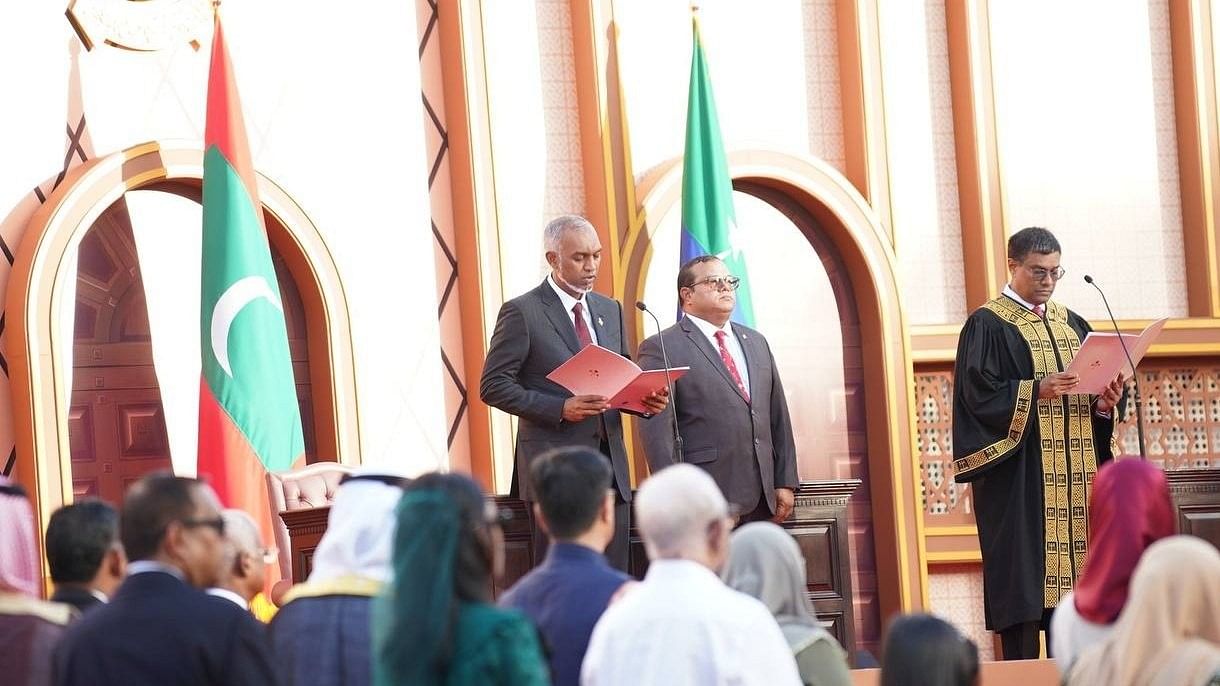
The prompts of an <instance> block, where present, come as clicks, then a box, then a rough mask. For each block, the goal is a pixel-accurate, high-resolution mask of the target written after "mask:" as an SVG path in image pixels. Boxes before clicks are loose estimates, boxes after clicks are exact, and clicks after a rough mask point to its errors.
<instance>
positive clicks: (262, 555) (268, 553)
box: [254, 546, 280, 565]
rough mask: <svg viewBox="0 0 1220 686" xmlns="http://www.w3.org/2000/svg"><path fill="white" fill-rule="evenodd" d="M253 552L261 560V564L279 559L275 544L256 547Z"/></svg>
mask: <svg viewBox="0 0 1220 686" xmlns="http://www.w3.org/2000/svg"><path fill="white" fill-rule="evenodd" d="M254 552H255V554H256V556H257V557H258V558H259V559H260V560H262V561H263V564H268V565H269V564H274V563H275V561H276V560H278V559H280V549H279V548H276V547H275V546H269V547H266V548H258V549H257V550H255V551H254Z"/></svg>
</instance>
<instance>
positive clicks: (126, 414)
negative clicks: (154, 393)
mask: <svg viewBox="0 0 1220 686" xmlns="http://www.w3.org/2000/svg"><path fill="white" fill-rule="evenodd" d="M116 412H117V414H118V417H117V419H118V423H119V458H120V459H125V460H130V459H143V458H158V457H166V458H168V457H169V442H168V435H167V434H166V431H165V412H164V411H163V410H162V409H161V403H160V402H159V401H158V402H144V403H124V404H121V405H119V406H118V407H117V408H116Z"/></svg>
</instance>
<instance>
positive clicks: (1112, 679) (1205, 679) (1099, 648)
mask: <svg viewBox="0 0 1220 686" xmlns="http://www.w3.org/2000/svg"><path fill="white" fill-rule="evenodd" d="M1065 681H1066V683H1068V684H1082V685H1089V686H1092V685H1093V684H1106V686H1134V685H1135V684H1140V685H1141V686H1142V685H1144V684H1148V685H1150V686H1160V685H1162V684H1164V685H1165V686H1169V685H1170V684H1172V685H1173V686H1203V685H1204V684H1215V683H1220V552H1217V551H1216V548H1215V547H1213V546H1212V545H1211V544H1210V543H1207V542H1206V541H1203V540H1201V539H1198V538H1195V537H1193V536H1170V537H1168V538H1164V539H1161V540H1160V541H1157V542H1156V543H1153V544H1152V545H1150V546H1148V549H1147V550H1145V551H1144V555H1143V557H1141V558H1140V561H1139V564H1137V565H1136V567H1135V574H1134V576H1132V578H1131V587H1130V590H1129V591H1128V594H1127V603H1126V605H1125V606H1124V607H1123V611H1122V614H1120V615H1119V616H1118V621H1117V622H1116V623H1115V624H1114V631H1113V632H1112V633H1111V634H1110V636H1109V637H1107V638H1106V639H1105V640H1104V641H1103V642H1102V643H1100V644H1098V645H1095V646H1093V647H1091V648H1089V649H1087V650H1085V652H1084V653H1082V654H1081V655H1080V657H1079V658H1078V659H1077V660H1076V662H1075V664H1074V665H1072V668H1071V671H1069V672H1068V673H1067V678H1066V680H1065Z"/></svg>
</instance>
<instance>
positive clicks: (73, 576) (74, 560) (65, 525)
mask: <svg viewBox="0 0 1220 686" xmlns="http://www.w3.org/2000/svg"><path fill="white" fill-rule="evenodd" d="M46 554H47V564H48V565H49V566H50V568H51V580H52V581H54V582H55V583H56V584H89V583H91V582H93V581H94V579H95V577H97V575H98V572H99V571H101V569H102V563H103V562H108V559H107V558H108V556H109V563H111V564H113V563H114V561H118V562H119V563H120V564H121V561H122V560H124V559H125V558H123V557H122V544H121V543H119V513H118V511H117V510H115V509H114V507H112V506H111V505H110V504H109V503H106V502H103V501H101V500H95V499H88V500H81V501H78V502H75V503H73V504H71V505H65V506H63V507H61V508H59V509H58V510H56V511H55V512H54V513H53V514H52V515H51V519H50V521H49V522H48V523H47V535H46ZM116 575H118V570H116Z"/></svg>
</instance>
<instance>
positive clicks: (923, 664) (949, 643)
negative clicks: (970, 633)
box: [881, 614, 979, 686]
mask: <svg viewBox="0 0 1220 686" xmlns="http://www.w3.org/2000/svg"><path fill="white" fill-rule="evenodd" d="M883 650H884V653H885V654H884V656H883V657H882V662H881V686H974V685H975V684H977V683H978V681H979V678H978V676H979V651H978V648H977V647H975V645H974V642H973V641H971V640H970V639H968V638H966V637H965V636H963V635H962V634H961V633H960V632H959V631H958V630H957V629H955V628H954V627H953V625H952V624H949V623H948V622H946V621H944V620H943V619H939V618H937V617H933V616H932V615H927V614H911V615H905V616H902V617H899V618H897V619H895V620H894V621H893V623H891V624H890V628H889V631H887V632H886V634H885V647H884V649H883Z"/></svg>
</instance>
